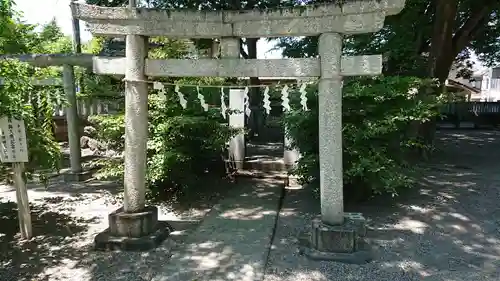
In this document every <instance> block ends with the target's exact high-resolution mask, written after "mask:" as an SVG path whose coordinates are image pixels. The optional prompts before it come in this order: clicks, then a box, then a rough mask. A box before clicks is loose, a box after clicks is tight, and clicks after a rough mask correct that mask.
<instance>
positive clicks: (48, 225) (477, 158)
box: [0, 131, 500, 281]
mask: <svg viewBox="0 0 500 281" xmlns="http://www.w3.org/2000/svg"><path fill="white" fill-rule="evenodd" d="M438 137H439V141H438V152H437V153H436V154H435V155H434V158H433V160H432V161H431V163H429V164H426V165H424V168H425V170H424V171H423V172H422V175H421V176H420V177H418V182H417V184H416V185H415V187H414V188H413V189H412V190H411V191H410V192H408V193H406V194H404V195H402V196H400V198H397V199H396V200H393V199H391V200H388V199H387V198H379V199H378V200H374V201H372V202H370V203H369V204H368V203H367V204H363V205H360V204H358V205H356V206H347V211H354V212H362V213H363V214H364V216H365V217H366V218H367V219H368V223H369V229H370V230H369V234H368V237H369V241H368V242H370V244H371V245H373V247H374V250H375V260H374V261H373V262H371V263H369V264H365V265H348V264H341V263H333V262H314V261H311V260H309V259H307V258H306V257H304V256H301V255H300V254H299V253H298V252H297V247H296V242H297V238H298V237H299V236H300V233H301V232H303V231H304V230H307V228H308V227H309V225H310V222H311V218H312V217H314V216H316V215H317V214H319V202H318V200H317V199H314V198H312V196H311V194H310V192H309V190H308V189H297V190H288V191H287V193H286V196H285V198H284V202H283V207H282V209H281V211H280V213H279V220H278V226H277V228H276V233H275V237H274V240H273V245H272V250H271V252H270V256H269V260H268V262H267V266H266V275H265V278H264V280H265V281H285V280H287V281H299V280H301V281H302V280H303V281H306V280H307V281H317V280H339V281H340V280H342V281H353V280H359V281H361V280H367V281H379V280H380V281H386V280H387V281H388V280H398V281H405V280H411V281H417V280H428V281H431V280H433V281H465V280H467V281H494V280H495V281H498V280H500V205H499V204H498V201H499V200H498V199H499V196H500V176H499V174H498V170H499V169H500V163H499V160H500V132H499V131H461V132H458V131H455V132H454V131H446V132H441V133H439V134H438ZM200 184H203V185H205V186H207V187H206V189H205V190H207V193H206V194H205V195H200V196H199V197H198V199H196V200H194V201H193V200H192V201H193V202H190V203H189V204H186V203H185V202H180V201H179V200H172V201H171V202H166V203H165V204H164V205H163V206H160V210H161V212H160V219H162V220H168V221H172V224H173V226H174V228H176V229H182V230H185V231H179V232H176V233H174V234H173V235H172V237H171V239H169V240H168V241H167V242H166V243H164V244H163V245H162V246H161V247H159V248H157V249H155V250H152V251H149V252H143V253H130V252H127V253H123V252H111V253H102V252H94V251H92V250H91V247H92V242H93V238H94V236H95V235H96V234H97V233H98V232H100V231H102V230H103V229H105V228H106V227H107V226H108V222H107V215H108V214H109V213H110V212H111V211H113V210H115V209H116V208H118V207H119V206H120V203H121V198H120V196H119V194H120V192H119V191H120V189H119V187H117V186H116V185H114V184H112V183H105V182H97V181H95V182H90V183H86V184H73V185H68V184H63V183H61V182H53V183H52V184H51V185H50V186H49V188H47V189H45V188H44V187H40V186H35V185H32V186H30V189H29V198H30V201H31V202H32V206H31V209H32V211H33V221H34V232H35V234H36V237H35V238H34V239H32V240H31V241H27V242H23V241H20V239H19V236H18V227H17V223H18V222H17V211H16V205H15V203H13V202H14V201H15V193H14V190H13V189H12V188H11V187H9V186H0V281H10V280H20V281H28V280H29V281H33V280H37V281H40V280H43V281H45V280H75V281H97V280H103V281H104V280H106V281H107V280H113V281H115V280H120V281H126V280H127V281H128V280H134V281H141V280H151V279H152V278H153V277H154V276H155V275H156V274H157V273H158V272H161V269H162V268H163V267H164V266H165V264H166V263H167V262H168V261H169V259H170V253H171V251H170V249H171V248H172V247H173V246H175V245H177V244H176V243H179V242H181V241H182V240H183V239H184V238H185V237H186V236H187V235H189V234H190V233H193V231H194V229H195V228H196V227H197V226H198V225H199V221H200V220H201V219H202V218H204V216H205V215H206V214H207V212H208V211H209V210H210V208H211V207H212V206H213V205H214V204H215V203H216V202H217V201H218V200H219V199H220V198H221V197H224V196H222V195H220V194H223V191H224V190H227V189H229V188H235V187H234V186H228V185H226V184H224V183H216V182H215V183H212V184H210V186H208V181H206V182H205V181H204V182H200ZM214 188H216V189H217V190H220V191H221V192H219V195H216V196H213V194H212V191H213V190H214ZM208 191H210V192H208ZM242 198H243V199H241V200H246V199H245V198H244V197H242ZM391 202H395V203H391ZM214 233H216V232H214ZM214 235H215V234H214ZM224 235H226V236H227V235H228V233H224ZM213 238H214V239H215V238H216V237H213ZM257 250H259V251H261V250H262V249H257ZM228 280H230V279H228ZM185 281H193V280H185Z"/></svg>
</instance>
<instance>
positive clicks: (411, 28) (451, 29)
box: [278, 0, 500, 82]
mask: <svg viewBox="0 0 500 281" xmlns="http://www.w3.org/2000/svg"><path fill="white" fill-rule="evenodd" d="M309 2H310V3H321V2H328V1H321V0H320V1H315V0H312V1H309ZM499 13H500V2H498V1H495V0H479V1H473V0H407V1H406V6H405V8H404V9H403V11H402V12H401V13H399V14H397V15H394V16H390V17H387V18H386V21H385V26H384V28H383V29H382V30H381V31H379V32H377V33H374V34H363V35H357V36H351V37H348V38H346V40H345V43H346V50H345V51H346V52H349V53H354V54H384V58H385V60H386V63H385V67H384V74H386V75H413V76H418V77H432V78H437V79H438V80H439V81H441V82H443V81H444V80H445V79H446V78H447V77H448V73H449V71H450V68H451V67H452V64H453V63H456V64H457V65H459V66H461V67H462V70H464V71H462V74H463V75H465V76H467V75H470V71H468V70H470V68H471V63H470V60H469V59H470V55H471V52H474V53H476V54H478V57H479V59H480V60H481V61H482V62H483V63H485V64H486V65H493V64H495V62H496V63H498V62H499V61H500V43H499V40H498V39H499V38H500V21H499V16H500V15H499ZM278 47H280V48H284V51H283V54H284V55H285V56H287V57H304V56H315V55H317V38H314V37H306V38H300V39H297V38H283V39H281V40H279V43H278Z"/></svg>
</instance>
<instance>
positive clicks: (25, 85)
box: [0, 60, 62, 172]
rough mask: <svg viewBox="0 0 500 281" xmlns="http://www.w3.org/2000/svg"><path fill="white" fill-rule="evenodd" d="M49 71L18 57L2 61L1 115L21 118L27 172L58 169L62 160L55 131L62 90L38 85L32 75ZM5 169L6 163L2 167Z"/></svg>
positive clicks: (42, 75)
mask: <svg viewBox="0 0 500 281" xmlns="http://www.w3.org/2000/svg"><path fill="white" fill-rule="evenodd" d="M45 73H46V71H40V70H36V69H33V68H32V67H30V66H29V65H27V64H24V63H20V62H18V61H15V60H2V61H0V77H2V79H3V85H2V86H0V116H11V117H14V118H22V119H23V120H24V122H25V126H26V135H27V140H28V149H29V161H30V162H29V163H28V166H27V168H28V172H33V171H34V170H35V169H48V170H55V169H57V168H58V166H59V163H60V147H59V145H58V144H57V142H55V140H54V138H53V134H52V116H53V113H54V111H53V106H54V101H55V100H58V99H59V100H61V95H62V94H61V93H60V92H59V91H58V90H57V89H54V88H52V87H47V86H44V87H36V86H34V85H33V83H32V81H33V78H35V79H43V78H46V77H47V76H46V75H45ZM2 170H4V171H5V165H4V166H3V169H2Z"/></svg>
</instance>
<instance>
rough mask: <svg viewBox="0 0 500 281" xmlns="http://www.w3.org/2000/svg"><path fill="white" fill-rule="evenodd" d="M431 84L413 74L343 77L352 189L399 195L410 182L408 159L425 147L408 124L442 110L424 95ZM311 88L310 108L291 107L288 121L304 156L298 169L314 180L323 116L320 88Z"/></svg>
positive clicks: (304, 177)
mask: <svg viewBox="0 0 500 281" xmlns="http://www.w3.org/2000/svg"><path fill="white" fill-rule="evenodd" d="M412 89H413V90H412ZM430 89H432V88H431V84H430V82H428V81H423V80H419V79H417V78H413V77H385V78H384V77H377V78H366V79H353V80H351V81H345V82H344V90H343V105H342V106H343V111H342V118H343V147H344V151H343V163H344V184H345V188H346V193H347V194H350V195H353V194H355V195H356V196H363V197H364V196H367V195H371V194H380V193H389V194H397V193H398V189H399V188H401V187H406V186H408V185H409V184H410V183H411V181H410V179H409V178H408V177H407V172H408V169H409V167H408V165H407V162H406V161H405V159H408V158H407V156H408V153H409V152H411V151H412V150H413V149H415V148H419V149H420V148H424V147H423V145H422V142H421V141H420V140H419V139H418V138H417V137H414V136H413V135H412V134H410V132H409V131H408V129H409V127H410V125H411V124H412V122H418V123H420V122H425V121H428V120H430V119H431V118H432V117H434V116H436V115H437V114H438V113H437V105H438V99H437V97H436V96H434V95H429V94H427V93H426V94H422V93H423V92H426V91H429V90H430ZM308 92H309V95H308V97H310V99H309V106H310V107H311V110H310V111H307V112H304V111H302V110H292V111H291V112H290V113H288V114H287V115H286V117H285V124H286V126H287V127H288V128H289V134H290V136H291V138H292V140H293V143H292V145H293V146H294V147H296V148H298V149H299V150H300V152H301V154H302V156H303V158H302V159H301V160H300V161H299V164H298V168H297V170H296V173H297V174H298V175H299V176H300V177H301V178H302V180H303V181H306V182H311V181H314V180H317V179H318V176H319V152H318V147H319V143H318V134H319V131H318V121H317V120H318V117H319V116H318V97H317V89H316V88H315V87H313V88H310V89H308ZM418 93H420V94H418ZM291 96H299V94H296V95H291ZM293 102H294V103H297V101H296V100H295V101H293ZM296 108H298V107H296Z"/></svg>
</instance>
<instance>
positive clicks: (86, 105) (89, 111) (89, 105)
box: [54, 100, 123, 120]
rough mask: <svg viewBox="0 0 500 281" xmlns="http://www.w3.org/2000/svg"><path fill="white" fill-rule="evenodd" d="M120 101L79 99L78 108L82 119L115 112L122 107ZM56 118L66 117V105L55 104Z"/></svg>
mask: <svg viewBox="0 0 500 281" xmlns="http://www.w3.org/2000/svg"><path fill="white" fill-rule="evenodd" d="M122 106H123V105H122V103H121V102H120V101H109V100H78V101H77V108H78V115H79V116H80V119H83V120H86V119H87V118H88V117H89V116H92V115H102V114H114V113H116V112H118V111H119V110H120V108H122ZM54 118H55V119H58V118H66V111H65V109H64V106H62V105H56V106H54Z"/></svg>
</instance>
